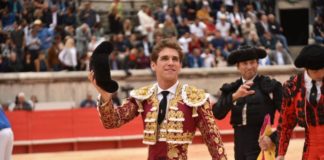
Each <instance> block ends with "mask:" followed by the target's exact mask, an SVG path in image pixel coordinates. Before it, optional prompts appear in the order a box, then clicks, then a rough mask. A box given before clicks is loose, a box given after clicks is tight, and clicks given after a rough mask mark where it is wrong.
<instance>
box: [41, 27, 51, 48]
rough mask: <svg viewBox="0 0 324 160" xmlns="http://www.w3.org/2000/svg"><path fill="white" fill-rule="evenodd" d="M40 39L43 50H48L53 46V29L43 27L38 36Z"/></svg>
mask: <svg viewBox="0 0 324 160" xmlns="http://www.w3.org/2000/svg"><path fill="white" fill-rule="evenodd" d="M37 36H38V38H39V39H40V41H41V46H40V49H41V50H47V49H48V48H50V47H51V45H52V40H53V36H54V33H53V31H52V30H51V29H49V28H46V27H43V28H42V29H41V30H40V31H39V32H38V34H37Z"/></svg>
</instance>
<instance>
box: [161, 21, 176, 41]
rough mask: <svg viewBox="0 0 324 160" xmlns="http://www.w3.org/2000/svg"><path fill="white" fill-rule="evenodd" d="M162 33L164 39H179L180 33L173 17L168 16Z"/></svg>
mask: <svg viewBox="0 0 324 160" xmlns="http://www.w3.org/2000/svg"><path fill="white" fill-rule="evenodd" d="M162 33H163V37H164V38H167V37H168V38H171V37H178V31H177V28H176V26H175V25H174V23H173V21H172V19H171V17H169V16H167V17H166V18H165V21H164V24H163V28H162Z"/></svg>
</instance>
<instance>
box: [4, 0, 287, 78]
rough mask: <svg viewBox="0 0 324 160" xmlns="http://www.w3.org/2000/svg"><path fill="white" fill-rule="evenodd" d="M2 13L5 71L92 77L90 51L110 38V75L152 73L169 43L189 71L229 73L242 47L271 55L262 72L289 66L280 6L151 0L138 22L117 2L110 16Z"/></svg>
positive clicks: (73, 6)
mask: <svg viewBox="0 0 324 160" xmlns="http://www.w3.org/2000/svg"><path fill="white" fill-rule="evenodd" d="M0 6H1V7H0V17H1V23H0V24H1V27H0V46H1V48H0V49H1V54H0V72H29V71H36V72H43V71H61V70H69V71H75V70H88V69H89V67H88V64H89V58H90V56H91V53H92V51H93V50H94V48H95V47H96V46H97V45H98V43H100V42H102V41H103V40H107V39H109V40H110V41H111V42H112V43H113V44H114V47H115V49H114V51H113V53H112V54H111V56H110V61H111V63H110V64H111V69H113V70H121V69H126V70H127V69H143V68H149V66H150V65H149V63H150V60H149V55H150V53H151V51H152V48H153V46H154V44H155V43H157V42H158V41H159V40H161V39H162V38H165V37H173V38H175V39H177V40H178V41H179V43H180V44H181V46H182V48H183V52H184V54H185V58H184V60H183V67H188V68H195V67H217V66H227V63H226V58H227V56H228V54H229V53H230V52H231V51H232V50H235V49H237V48H238V47H239V46H240V45H242V44H249V45H254V46H256V47H262V48H264V49H266V50H267V52H268V56H267V57H266V58H265V59H263V60H261V61H260V64H261V65H284V64H290V63H291V56H290V54H289V50H288V47H287V45H288V44H287V40H286V37H285V36H284V35H283V34H282V31H283V28H282V27H281V26H280V23H279V22H278V21H277V18H276V15H275V14H274V10H275V0H267V1H249V0H240V1H238V0H236V1H235V0H174V1H173V0H153V1H149V3H148V4H147V5H142V6H141V8H140V9H139V10H138V12H137V15H135V16H133V17H134V18H128V17H126V16H124V11H125V10H124V8H123V7H124V6H123V3H121V2H120V1H119V0H114V1H113V2H112V3H111V5H110V6H109V8H107V11H108V16H107V17H103V16H99V14H98V13H97V11H96V10H94V9H93V7H92V3H91V2H84V3H80V1H66V0H1V1H0ZM103 18H106V20H103ZM105 22H107V24H103V23H105ZM103 26H108V27H107V28H104V27H103Z"/></svg>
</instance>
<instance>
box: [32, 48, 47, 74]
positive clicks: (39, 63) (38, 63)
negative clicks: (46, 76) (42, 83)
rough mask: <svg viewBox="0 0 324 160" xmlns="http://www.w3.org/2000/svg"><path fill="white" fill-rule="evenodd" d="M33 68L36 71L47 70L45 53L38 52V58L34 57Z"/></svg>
mask: <svg viewBox="0 0 324 160" xmlns="http://www.w3.org/2000/svg"><path fill="white" fill-rule="evenodd" d="M34 63H35V70H36V72H46V71H48V68H49V67H48V61H47V59H46V56H45V53H44V52H40V53H39V55H38V58H37V59H35V61H34Z"/></svg>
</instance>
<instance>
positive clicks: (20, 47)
mask: <svg viewBox="0 0 324 160" xmlns="http://www.w3.org/2000/svg"><path fill="white" fill-rule="evenodd" d="M10 37H11V39H12V43H13V44H14V50H15V52H16V54H17V59H18V61H19V62H20V63H21V62H22V61H23V58H24V57H23V56H24V54H23V51H24V48H25V44H26V42H25V35H24V31H23V29H22V28H21V26H20V24H18V23H17V22H15V23H13V30H12V31H11V32H10Z"/></svg>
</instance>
